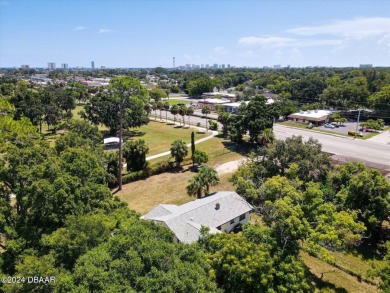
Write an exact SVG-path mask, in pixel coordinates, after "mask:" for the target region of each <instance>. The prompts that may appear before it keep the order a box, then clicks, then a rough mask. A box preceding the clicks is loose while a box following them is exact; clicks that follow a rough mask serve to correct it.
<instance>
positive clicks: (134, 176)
mask: <svg viewBox="0 0 390 293" xmlns="http://www.w3.org/2000/svg"><path fill="white" fill-rule="evenodd" d="M148 177H149V176H148V172H147V171H146V170H141V171H136V172H131V173H129V174H126V175H124V176H123V177H122V184H127V183H130V182H134V181H137V180H140V179H145V178H148Z"/></svg>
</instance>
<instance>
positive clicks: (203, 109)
mask: <svg viewBox="0 0 390 293" xmlns="http://www.w3.org/2000/svg"><path fill="white" fill-rule="evenodd" d="M210 113H211V111H210V108H209V107H207V106H204V107H203V108H202V114H203V115H205V116H206V132H207V131H209V129H208V124H207V115H208V114H210Z"/></svg>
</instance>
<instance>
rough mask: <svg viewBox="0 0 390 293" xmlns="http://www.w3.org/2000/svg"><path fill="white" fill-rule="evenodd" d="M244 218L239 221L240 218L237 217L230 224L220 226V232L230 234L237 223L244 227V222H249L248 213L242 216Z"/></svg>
mask: <svg viewBox="0 0 390 293" xmlns="http://www.w3.org/2000/svg"><path fill="white" fill-rule="evenodd" d="M244 216H245V217H244V218H243V219H242V220H240V217H237V218H235V219H233V220H231V221H230V222H227V223H225V224H222V225H221V231H225V232H228V233H229V232H230V231H232V230H233V229H234V227H236V226H237V225H238V224H239V223H240V224H241V225H244V224H245V223H246V222H248V221H249V217H250V216H249V212H247V213H245V214H244Z"/></svg>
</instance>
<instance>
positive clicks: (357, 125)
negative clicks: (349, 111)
mask: <svg viewBox="0 0 390 293" xmlns="http://www.w3.org/2000/svg"><path fill="white" fill-rule="evenodd" d="M361 110H362V109H359V114H358V119H357V123H356V131H355V138H356V137H357V134H358V128H359V120H360V111H361ZM355 138H354V139H355Z"/></svg>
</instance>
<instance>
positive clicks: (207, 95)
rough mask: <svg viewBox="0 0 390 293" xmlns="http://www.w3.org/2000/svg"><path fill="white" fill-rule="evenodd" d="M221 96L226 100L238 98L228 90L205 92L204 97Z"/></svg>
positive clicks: (230, 100) (231, 100)
mask: <svg viewBox="0 0 390 293" xmlns="http://www.w3.org/2000/svg"><path fill="white" fill-rule="evenodd" d="M213 98H220V99H224V100H228V101H229V102H233V101H235V100H236V99H237V97H236V95H235V94H229V93H227V92H211V93H203V94H202V99H213Z"/></svg>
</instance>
